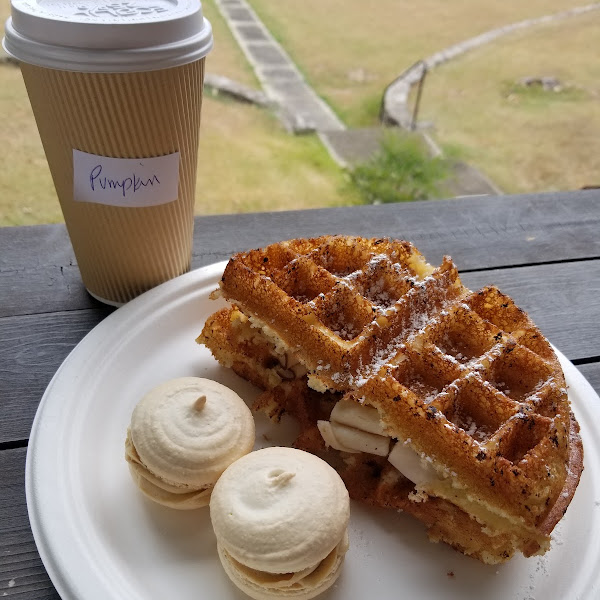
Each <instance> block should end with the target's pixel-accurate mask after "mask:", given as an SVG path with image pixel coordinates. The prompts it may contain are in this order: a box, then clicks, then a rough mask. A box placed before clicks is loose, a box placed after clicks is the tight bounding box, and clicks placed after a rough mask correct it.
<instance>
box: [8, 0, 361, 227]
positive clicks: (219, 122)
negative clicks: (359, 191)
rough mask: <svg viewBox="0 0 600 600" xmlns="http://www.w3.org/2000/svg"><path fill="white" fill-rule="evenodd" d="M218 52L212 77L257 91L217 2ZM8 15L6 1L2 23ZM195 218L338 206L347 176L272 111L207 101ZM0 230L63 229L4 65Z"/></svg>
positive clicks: (29, 118)
mask: <svg viewBox="0 0 600 600" xmlns="http://www.w3.org/2000/svg"><path fill="white" fill-rule="evenodd" d="M203 6H204V10H205V14H206V16H207V17H208V18H209V20H210V21H211V24H212V25H213V28H214V33H215V38H216V40H217V41H216V44H215V48H214V50H213V52H212V53H211V54H210V55H209V57H208V59H207V71H211V72H213V73H218V74H220V75H225V76H227V77H230V78H231V79H234V80H236V81H239V82H242V83H244V84H246V85H249V86H251V87H258V84H257V81H256V79H255V77H254V74H253V72H252V69H251V68H250V66H249V65H248V64H247V62H246V60H245V58H244V56H243V55H242V53H241V51H240V50H239V48H238V46H237V44H236V43H235V42H234V40H233V38H232V36H231V34H230V32H229V29H228V28H227V26H226V25H225V23H224V22H223V21H222V19H221V17H220V15H219V13H218V11H216V10H215V8H214V5H213V3H212V0H205V1H204V2H203ZM8 14H9V2H8V0H1V3H0V20H1V22H2V23H4V21H5V19H6V17H7V16H8ZM203 104H204V105H203V111H202V131H201V140H200V154H199V169H198V183H197V196H196V211H197V213H198V214H213V213H231V212H246V211H257V210H280V209H281V210H283V209H292V208H313V207H322V206H334V205H339V204H342V203H347V202H353V201H354V200H355V199H354V198H353V197H350V196H348V194H347V193H342V191H341V189H342V185H343V183H344V175H343V173H342V172H341V171H340V169H339V168H338V167H337V165H336V164H335V163H334V162H333V161H332V159H331V158H330V157H329V155H328V154H327V152H326V151H325V150H324V148H323V147H322V145H321V143H320V141H319V140H318V139H317V138H316V136H303V137H294V136H292V135H290V134H288V133H287V132H285V131H284V130H283V128H282V127H281V125H280V124H279V122H278V121H277V120H276V119H275V117H274V116H273V115H272V114H270V112H269V111H266V110H264V109H260V108H257V107H254V106H250V105H246V104H240V103H234V102H232V101H228V100H226V99H221V98H212V97H210V96H205V100H204V103H203ZM0 114H1V115H3V116H4V119H3V120H2V122H1V123H0V139H1V140H2V142H3V143H2V144H1V145H0V164H1V165H2V168H1V169H0V226H1V225H31V224H37V223H55V222H60V221H62V214H61V211H60V206H59V204H58V200H57V199H56V194H55V191H54V186H53V184H52V179H51V177H50V172H49V169H48V166H47V163H46V158H45V156H44V151H43V148H42V145H41V142H40V139H39V135H38V132H37V128H36V125H35V120H34V118H33V114H32V112H31V107H30V105H29V100H28V98H27V93H26V90H25V86H24V84H23V80H22V77H21V73H20V71H19V69H18V68H17V67H15V66H14V65H7V64H3V65H0Z"/></svg>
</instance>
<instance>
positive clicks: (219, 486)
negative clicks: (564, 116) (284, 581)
mask: <svg viewBox="0 0 600 600" xmlns="http://www.w3.org/2000/svg"><path fill="white" fill-rule="evenodd" d="M210 515H211V520H212V524H213V528H214V530H215V534H216V536H217V541H218V543H219V544H220V545H221V546H222V547H223V548H224V550H226V551H227V553H229V554H230V555H231V556H232V557H233V558H234V559H235V560H236V561H238V562H240V563H242V564H243V565H246V566H248V567H250V568H252V569H256V570H259V571H266V572H269V573H292V572H297V571H301V570H303V569H306V568H308V567H311V566H312V565H315V564H317V563H318V562H320V561H322V560H323V559H324V558H325V557H326V556H327V555H328V554H329V553H330V552H331V551H332V550H333V549H334V548H335V547H336V546H337V544H338V543H339V542H340V540H341V539H342V537H343V535H344V532H345V531H346V529H347V526H348V520H349V517H350V503H349V497H348V492H347V490H346V487H345V486H344V483H343V482H342V480H341V478H340V476H339V475H338V474H337V473H336V471H335V470H334V469H333V468H332V467H330V466H329V465H328V464H327V463H326V462H325V461H323V460H321V459H320V458H318V457H316V456H314V455H312V454H309V453H307V452H303V451H302V450H296V449H293V448H279V447H275V448H264V449H262V450H257V451H256V452H252V453H251V454H248V455H246V456H244V457H242V458H240V459H239V460H238V461H236V462H235V463H233V464H232V465H231V466H230V467H229V468H228V469H227V470H226V471H225V473H223V475H222V476H221V478H220V479H219V481H218V482H217V483H216V485H215V489H214V490H213V494H212V497H211V503H210Z"/></svg>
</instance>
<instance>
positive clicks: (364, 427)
mask: <svg viewBox="0 0 600 600" xmlns="http://www.w3.org/2000/svg"><path fill="white" fill-rule="evenodd" d="M330 419H331V420H330V421H318V423H317V426H318V428H319V431H320V432H321V436H322V437H323V440H324V441H325V443H326V444H327V446H330V447H331V448H334V449H335V450H339V451H341V452H347V453H354V454H356V453H360V452H366V453H369V454H376V455H378V456H387V457H388V461H389V462H390V464H391V465H392V466H393V467H395V468H396V469H397V470H398V471H399V472H400V473H401V474H402V475H403V476H404V477H406V478H407V479H409V480H410V481H412V482H413V483H414V484H415V486H416V488H417V489H416V492H417V493H416V494H414V500H415V501H418V500H419V499H422V498H424V497H425V496H423V493H425V494H428V495H431V496H437V497H439V498H443V499H445V500H448V501H449V502H452V503H453V504H455V505H456V506H458V507H459V508H461V509H463V510H464V511H465V512H466V513H467V514H469V515H471V517H473V518H474V519H475V520H476V521H477V522H479V523H480V524H482V525H484V526H485V527H486V530H485V531H486V533H488V535H494V534H495V533H496V534H499V533H510V534H513V535H515V536H516V537H518V538H520V539H522V538H523V533H524V532H527V534H528V535H529V536H530V537H531V538H532V539H535V540H536V541H537V542H538V543H540V545H542V546H544V545H547V537H546V536H540V535H539V533H538V532H537V531H536V529H535V528H533V527H529V526H527V525H526V524H525V522H524V520H523V519H522V518H520V517H514V516H511V515H509V514H508V513H506V512H505V511H502V510H500V509H498V508H497V507H495V506H492V505H490V504H489V503H487V502H485V501H483V500H481V499H479V498H476V497H474V496H473V495H471V494H469V493H468V492H467V491H466V490H465V489H464V487H463V486H461V485H460V484H459V483H457V482H456V480H455V479H454V478H452V477H450V476H449V473H448V470H447V469H446V468H444V467H443V466H441V465H435V463H434V462H433V460H431V459H428V458H427V457H425V456H424V455H422V454H419V453H418V452H416V451H415V450H413V449H412V448H411V447H410V445H408V443H406V442H404V441H402V440H398V441H397V442H396V443H395V444H394V446H393V447H392V449H391V452H390V444H391V438H390V437H387V436H384V435H380V433H384V428H383V425H382V424H381V421H380V419H379V413H378V411H377V409H375V408H373V407H370V406H362V405H360V404H358V403H356V402H353V401H348V400H340V401H339V402H338V403H337V404H336V405H335V407H334V409H333V410H332V412H331V417H330ZM374 431H376V432H378V433H373V432H374ZM438 469H439V471H438Z"/></svg>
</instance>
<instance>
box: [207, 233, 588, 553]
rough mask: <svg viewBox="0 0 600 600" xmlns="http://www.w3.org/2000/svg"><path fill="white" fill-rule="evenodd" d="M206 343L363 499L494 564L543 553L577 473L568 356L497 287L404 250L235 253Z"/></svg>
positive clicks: (310, 245)
mask: <svg viewBox="0 0 600 600" xmlns="http://www.w3.org/2000/svg"><path fill="white" fill-rule="evenodd" d="M215 296H224V297H225V298H226V299H227V300H229V301H230V302H231V303H232V305H231V306H229V307H228V308H225V309H222V310H220V311H218V312H216V313H215V314H214V315H212V316H211V317H210V318H209V319H208V320H207V321H206V323H205V326H204V329H203V331H202V334H201V335H200V337H199V338H198V342H200V343H203V344H205V345H206V346H207V347H208V348H210V350H211V351H212V353H213V354H214V356H215V357H216V358H217V360H219V362H221V364H223V365H225V366H227V367H231V368H233V369H234V370H235V372H237V373H238V374H239V375H241V376H242V377H244V378H246V379H248V380H249V381H251V382H253V383H254V384H256V385H257V386H259V387H261V388H262V389H263V390H264V392H263V393H262V394H261V396H259V398H258V400H257V402H256V405H255V407H254V408H255V410H262V411H264V412H265V413H266V414H267V415H268V416H269V417H270V418H271V419H274V420H278V419H279V418H280V417H281V415H282V414H283V413H288V414H290V415H292V416H293V417H294V418H295V419H296V420H297V421H298V423H299V424H300V434H299V436H298V438H297V439H296V441H295V444H294V445H295V446H296V447H298V448H301V449H304V450H308V451H310V452H313V453H316V454H319V455H321V456H323V457H325V458H327V459H328V460H329V462H331V464H333V465H334V466H335V467H336V468H337V470H338V472H339V473H340V475H341V476H342V478H343V479H344V482H345V483H346V486H347V487H348V490H349V492H350V495H351V497H352V498H354V499H356V500H360V501H363V502H365V503H367V504H370V505H373V506H377V507H387V508H394V509H397V510H404V511H406V512H409V513H410V514H412V515H414V516H415V517H416V518H418V519H419V520H421V521H422V522H423V523H424V524H425V525H426V527H427V529H428V534H429V537H430V539H432V540H433V541H444V542H446V543H448V544H450V545H452V546H453V547H455V548H456V549H457V550H459V551H461V552H463V553H465V554H468V555H470V556H473V557H475V558H478V559H479V560H481V561H483V562H486V563H498V562H502V561H505V560H507V559H509V558H510V557H511V556H512V555H513V554H514V553H515V552H516V551H520V552H522V553H523V554H524V555H525V556H531V555H533V554H540V553H543V552H545V551H546V550H547V549H548V547H549V543H550V534H551V532H552V530H553V528H554V526H555V525H556V523H557V522H558V521H559V520H560V518H561V517H562V515H563V514H564V512H565V511H566V509H567V507H568V505H569V503H570V501H571V498H572V497H573V494H574V492H575V489H576V487H577V484H578V482H579V477H580V475H581V471H582V468H583V448H582V444H581V439H580V437H579V433H578V432H579V427H578V424H577V422H576V420H575V418H574V416H573V414H572V412H571V410H570V406H569V402H568V397H567V391H566V384H565V381H564V376H563V373H562V370H561V368H560V365H559V362H558V359H557V357H556V355H555V353H554V351H553V350H552V347H551V346H550V344H549V343H548V341H547V340H546V339H545V338H544V336H543V335H542V334H541V332H540V331H539V330H538V329H537V328H536V327H535V325H534V324H533V322H532V321H531V319H530V318H529V317H528V316H527V315H526V314H525V313H524V312H523V311H522V310H521V309H519V308H518V307H517V306H515V304H514V303H513V301H512V300H511V299H510V298H509V297H507V296H506V295H504V294H502V293H501V292H500V291H498V290H497V289H496V288H494V287H488V288H484V289H482V290H480V291H478V292H471V291H470V290H468V289H467V288H465V287H464V286H463V285H462V283H461V281H460V278H459V276H458V272H457V269H456V267H455V266H454V264H453V263H452V261H451V259H450V258H448V257H445V258H444V260H443V262H442V264H441V265H440V266H439V267H437V268H435V267H433V266H431V265H430V264H428V263H427V262H426V261H425V259H424V257H423V256H422V255H421V254H420V253H419V252H418V250H417V249H416V248H415V247H414V246H413V245H412V244H410V243H408V242H404V241H394V240H387V239H363V238H356V237H344V236H327V237H322V238H316V239H300V240H291V241H288V242H282V243H278V244H274V245H271V246H268V247H267V248H264V249H258V250H252V251H250V252H246V253H241V254H237V255H235V256H234V257H232V259H231V260H230V261H229V263H228V265H227V267H226V269H225V272H224V274H223V277H222V280H221V283H220V289H219V290H218V291H217V292H216V293H215Z"/></svg>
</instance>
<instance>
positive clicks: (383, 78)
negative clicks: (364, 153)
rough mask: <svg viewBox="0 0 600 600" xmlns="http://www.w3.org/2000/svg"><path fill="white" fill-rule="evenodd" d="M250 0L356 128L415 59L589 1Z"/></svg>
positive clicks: (372, 118)
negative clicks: (489, 32)
mask: <svg viewBox="0 0 600 600" xmlns="http://www.w3.org/2000/svg"><path fill="white" fill-rule="evenodd" d="M249 2H250V4H251V5H252V6H253V8H254V9H255V10H256V12H257V13H258V14H259V16H260V17H261V19H263V21H264V23H265V24H266V25H267V27H268V28H269V29H270V30H271V33H272V34H273V35H274V36H275V37H276V38H277V39H278V41H279V42H280V43H281V44H282V45H283V47H284V48H285V49H286V50H287V51H288V53H289V54H290V56H291V57H292V58H293V60H294V61H295V62H296V63H297V64H298V66H299V67H300V68H301V69H302V71H303V72H304V73H305V75H306V77H307V79H308V80H309V81H310V83H311V84H312V85H313V86H314V87H315V89H316V91H317V92H318V93H319V94H320V95H321V96H322V97H323V98H325V99H326V100H327V101H328V102H329V103H330V104H331V105H332V106H333V108H334V109H335V110H336V111H337V112H338V114H339V115H340V116H341V117H342V119H343V120H344V122H345V123H346V124H347V125H349V126H364V125H369V124H373V123H375V122H376V120H377V116H378V114H379V107H380V102H381V97H382V94H383V90H384V89H385V87H386V86H387V85H388V84H389V83H390V82H391V81H393V80H394V79H395V78H396V77H397V76H398V75H400V73H402V71H404V70H405V69H406V68H408V67H409V66H410V65H411V64H413V63H414V62H415V61H417V60H420V59H422V58H425V57H427V56H429V55H430V54H433V53H435V52H437V51H438V50H442V49H444V48H446V47H448V46H450V45H452V44H455V43H457V42H460V41H462V40H465V39H467V38H470V37H473V36H475V35H478V34H480V33H483V32H485V31H488V30H489V29H494V28H496V27H500V26H502V25H506V24H509V23H513V22H515V21H521V20H523V19H528V18H533V17H538V16H542V15H546V14H552V13H554V12H559V11H561V10H566V9H568V8H573V7H575V6H580V5H582V4H585V2H584V1H582V0H527V1H526V2H523V1H522V0H505V1H504V2H498V1H497V0H451V1H448V0H419V1H418V2H416V1H415V0H377V2H374V3H365V2H362V1H360V0H328V1H327V2H323V1H322V0H286V1H285V2H273V1H272V0H249ZM592 60H594V61H595V57H592V55H590V61H592Z"/></svg>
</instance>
